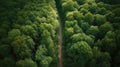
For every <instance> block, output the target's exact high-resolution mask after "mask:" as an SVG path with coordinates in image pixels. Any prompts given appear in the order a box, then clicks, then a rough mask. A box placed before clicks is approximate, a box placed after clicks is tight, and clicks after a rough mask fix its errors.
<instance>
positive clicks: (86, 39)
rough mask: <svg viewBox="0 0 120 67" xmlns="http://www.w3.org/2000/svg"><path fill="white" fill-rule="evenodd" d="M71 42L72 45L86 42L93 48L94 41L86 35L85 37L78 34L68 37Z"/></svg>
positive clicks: (82, 34)
mask: <svg viewBox="0 0 120 67" xmlns="http://www.w3.org/2000/svg"><path fill="white" fill-rule="evenodd" d="M70 39H71V41H72V42H73V43H76V42H78V41H86V42H87V43H88V44H89V45H90V46H93V43H94V40H93V38H91V37H90V36H88V35H85V34H84V33H78V34H74V35H72V36H71V37H70Z"/></svg>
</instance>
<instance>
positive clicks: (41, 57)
mask: <svg viewBox="0 0 120 67" xmlns="http://www.w3.org/2000/svg"><path fill="white" fill-rule="evenodd" d="M35 58H36V60H37V61H38V62H39V63H38V64H39V66H41V67H49V65H50V63H51V61H52V58H51V57H50V56H47V49H46V47H45V46H43V45H40V46H39V47H38V49H37V51H36V55H35Z"/></svg>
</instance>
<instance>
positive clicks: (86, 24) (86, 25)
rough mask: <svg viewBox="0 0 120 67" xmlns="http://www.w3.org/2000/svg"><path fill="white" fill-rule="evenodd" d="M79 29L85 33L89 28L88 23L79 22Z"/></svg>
mask: <svg viewBox="0 0 120 67" xmlns="http://www.w3.org/2000/svg"><path fill="white" fill-rule="evenodd" d="M80 27H81V28H82V30H83V31H84V32H85V31H86V30H87V29H88V28H89V27H90V25H89V23H88V22H81V24H80Z"/></svg>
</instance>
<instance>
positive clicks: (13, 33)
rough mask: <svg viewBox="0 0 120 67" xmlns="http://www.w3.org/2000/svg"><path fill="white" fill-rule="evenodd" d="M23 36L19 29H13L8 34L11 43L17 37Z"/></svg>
mask: <svg viewBox="0 0 120 67" xmlns="http://www.w3.org/2000/svg"><path fill="white" fill-rule="evenodd" d="M20 35H21V31H20V30H19V29H12V30H11V31H10V32H9V33H8V39H9V40H10V41H12V40H14V38H15V37H17V36H20Z"/></svg>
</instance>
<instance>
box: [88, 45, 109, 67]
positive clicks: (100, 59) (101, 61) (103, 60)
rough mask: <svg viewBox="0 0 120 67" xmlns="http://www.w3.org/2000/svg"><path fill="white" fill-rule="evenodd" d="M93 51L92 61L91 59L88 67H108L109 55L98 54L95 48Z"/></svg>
mask: <svg viewBox="0 0 120 67" xmlns="http://www.w3.org/2000/svg"><path fill="white" fill-rule="evenodd" d="M92 51H93V59H91V60H90V61H89V62H88V63H89V65H88V66H90V67H96V66H97V67H110V63H109V61H110V59H111V57H110V55H109V53H108V52H100V50H99V49H98V48H97V47H94V48H93V49H92Z"/></svg>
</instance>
